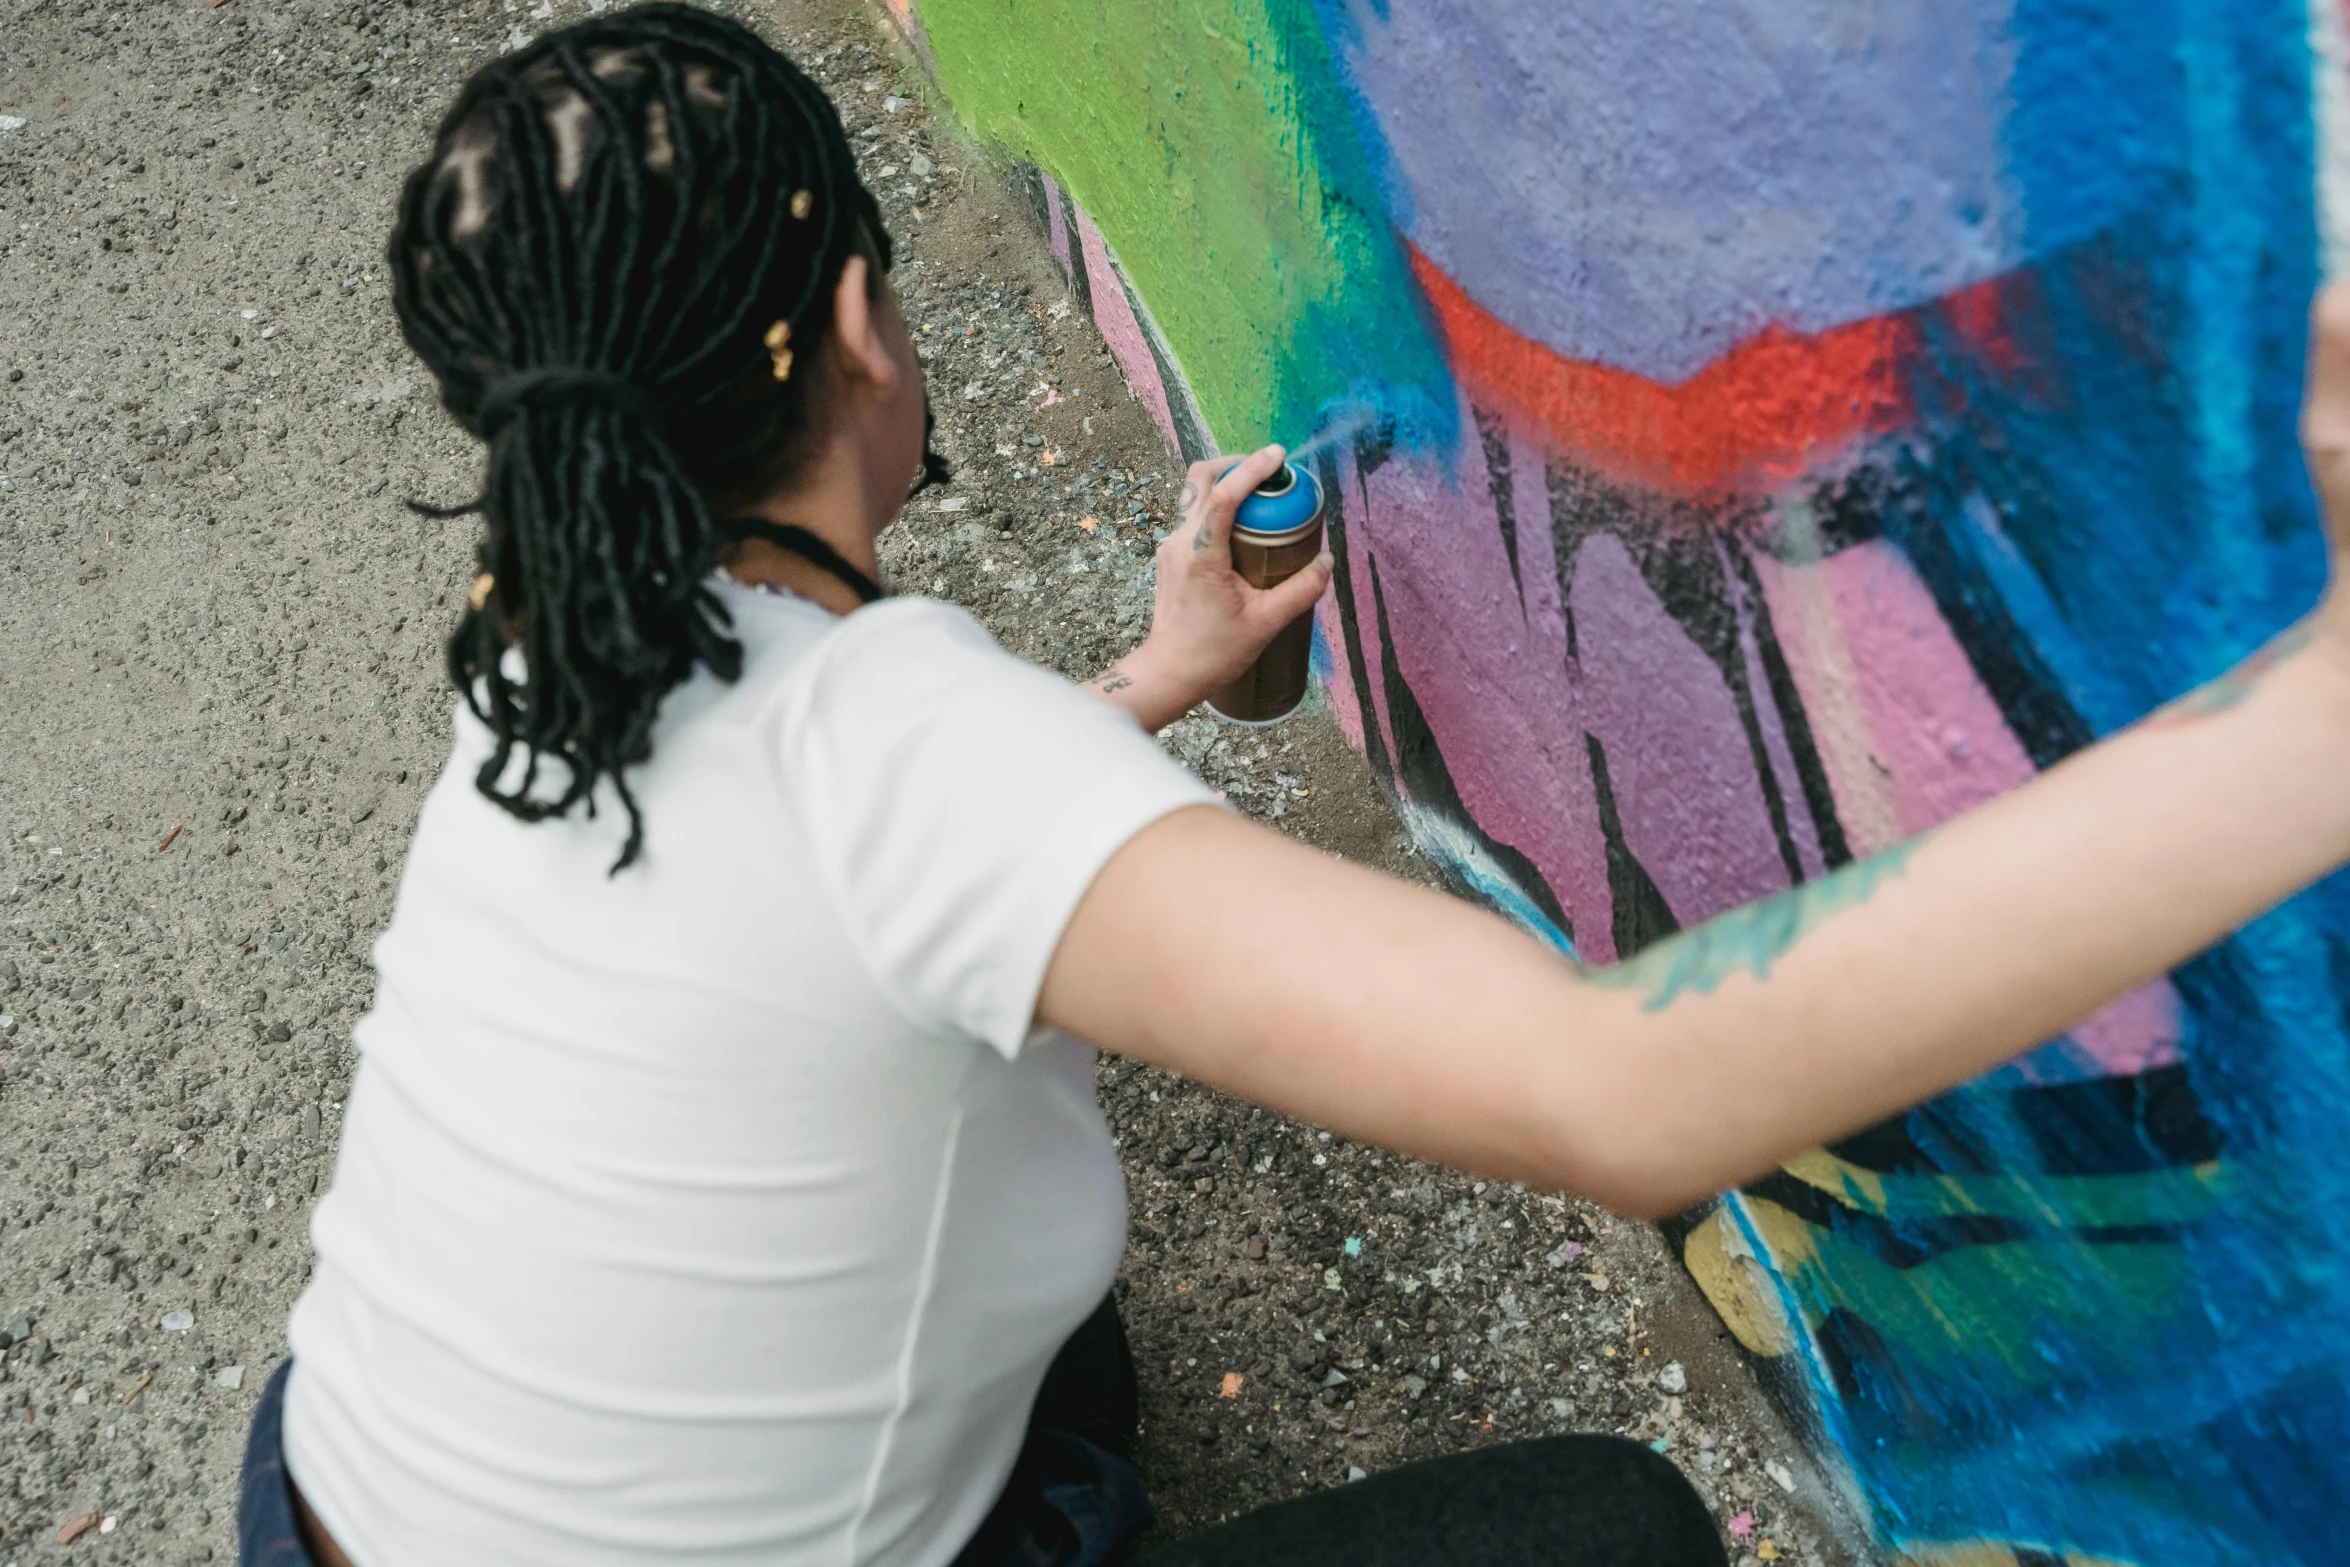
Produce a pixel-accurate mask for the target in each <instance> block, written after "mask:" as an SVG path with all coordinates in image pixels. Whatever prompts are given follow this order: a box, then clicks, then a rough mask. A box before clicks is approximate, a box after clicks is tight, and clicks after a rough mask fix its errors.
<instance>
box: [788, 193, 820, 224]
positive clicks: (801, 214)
mask: <svg viewBox="0 0 2350 1567" xmlns="http://www.w3.org/2000/svg"><path fill="white" fill-rule="evenodd" d="M815 210H816V197H815V196H814V194H812V193H811V192H808V191H804V190H795V191H793V192H792V193H791V215H792V216H793V217H795V218H801V219H805V218H806V217H807V216H808V214H809V213H811V212H814V211H815Z"/></svg>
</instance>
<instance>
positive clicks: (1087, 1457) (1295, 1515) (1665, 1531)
mask: <svg viewBox="0 0 2350 1567" xmlns="http://www.w3.org/2000/svg"><path fill="white" fill-rule="evenodd" d="M292 1366H293V1362H291V1361H288V1362H286V1364H284V1365H282V1366H279V1367H278V1368H277V1371H276V1373H275V1374H273V1375H272V1376H271V1377H270V1379H269V1385H268V1386H267V1387H266V1388H265V1389H264V1390H263V1391H262V1394H261V1403H260V1406H259V1407H258V1408H256V1409H255V1410H254V1411H253V1431H252V1435H251V1437H250V1438H248V1440H247V1442H246V1444H245V1477H244V1487H243V1492H242V1494H241V1495H240V1497H239V1498H238V1502H237V1539H238V1547H239V1548H238V1552H237V1560H238V1562H239V1563H240V1564H241V1567H315V1564H314V1563H313V1562H312V1561H311V1558H310V1554H309V1552H308V1551H306V1550H305V1549H304V1548H303V1546H302V1537H301V1534H300V1532H299V1531H298V1530H297V1529H296V1528H295V1525H294V1506H293V1494H292V1492H291V1490H290V1489H289V1488H288V1484H287V1479H286V1465H285V1455H284V1451H283V1448H282V1447H281V1445H280V1441H279V1434H280V1427H281V1425H282V1423H283V1420H284V1412H285V1391H286V1373H287V1372H288V1371H289V1370H290V1369H292ZM1137 1407H1138V1406H1137V1399H1136V1392H1135V1380H1134V1359H1133V1356H1132V1355H1131V1354H1130V1353H1129V1352H1128V1350H1127V1346H1126V1329H1125V1325H1124V1324H1123V1323H1121V1322H1120V1321H1119V1320H1118V1312H1117V1308H1116V1306H1115V1305H1113V1304H1112V1303H1111V1302H1109V1301H1104V1302H1102V1306H1101V1309H1100V1310H1099V1311H1096V1312H1095V1313H1094V1314H1093V1316H1092V1317H1091V1318H1089V1319H1087V1321H1086V1323H1085V1325H1084V1326H1083V1327H1081V1328H1079V1329H1078V1330H1077V1331H1076V1333H1074V1334H1073V1335H1071V1336H1070V1339H1069V1342H1068V1343H1067V1344H1065V1345H1063V1346H1062V1348H1061V1353H1060V1355H1059V1356H1058V1357H1057V1358H1056V1359H1055V1360H1054V1361H1053V1364H1052V1368H1051V1369H1050V1370H1049V1371H1047V1372H1046V1373H1045V1379H1044V1386H1043V1388H1042V1389H1041V1390H1040V1391H1039V1392H1038V1393H1037V1395H1036V1407H1035V1409H1034V1411H1033V1412H1032V1413H1031V1415H1030V1417H1029V1426H1028V1440H1027V1442H1026V1444H1025V1445H1024V1446H1023V1447H1022V1448H1021V1450H1020V1457H1019V1460H1018V1462H1017V1463H1016V1464H1015V1465H1014V1467H1013V1470H1012V1478H1011V1479H1010V1481H1009V1482H1007V1483H1006V1485H1005V1486H1004V1492H1003V1495H1002V1496H1001V1497H1000V1498H998V1500H997V1502H996V1505H995V1509H994V1510H993V1511H992V1512H990V1513H989V1514H988V1516H987V1519H986V1521H985V1522H983V1523H982V1524H981V1525H980V1526H979V1530H978V1532H977V1533H976V1534H974V1535H973V1536H972V1537H971V1541H970V1543H969V1544H968V1545H966V1546H964V1548H963V1550H962V1552H961V1554H959V1555H958V1556H957V1557H956V1558H955V1562H954V1567H1210V1564H1213V1567H1724V1562H1725V1560H1726V1559H1725V1558H1724V1556H1723V1554H1722V1544H1721V1536H1720V1535H1718V1534H1717V1533H1715V1531H1714V1525H1713V1520H1712V1518H1710V1517H1709V1516H1708V1515H1707V1513H1706V1509H1705V1504H1704V1503H1703V1502H1701V1501H1699V1500H1698V1497H1697V1493H1696V1492H1695V1491H1694V1490H1692V1489H1690V1486H1689V1482H1688V1481H1687V1480H1685V1479H1683V1478H1682V1477H1681V1472H1680V1471H1679V1470H1678V1469H1675V1468H1674V1467H1673V1466H1672V1464H1670V1463H1669V1462H1667V1461H1666V1460H1665V1459H1663V1458H1660V1457H1659V1456H1657V1455H1656V1454H1654V1453H1652V1452H1650V1451H1649V1450H1648V1449H1647V1448H1645V1447H1641V1446H1639V1445H1638V1444H1636V1443H1632V1442H1627V1441H1624V1440H1622V1439H1621V1438H1618V1437H1612V1436H1562V1437H1552V1438H1550V1439H1548V1440H1546V1441H1540V1442H1516V1443H1511V1444H1509V1445H1508V1446H1504V1447H1489V1448H1485V1449H1483V1450H1482V1451H1479V1452H1474V1453H1461V1454H1456V1455H1455V1456H1453V1457H1451V1458H1438V1459H1433V1460H1431V1461H1429V1462H1426V1463H1418V1464H1407V1465H1405V1466H1404V1467H1403V1468H1401V1469H1391V1470H1388V1471H1387V1472H1385V1473H1384V1474H1379V1475H1374V1476H1373V1477H1372V1478H1370V1479H1368V1480H1361V1481H1357V1482H1356V1483H1355V1484H1353V1485H1349V1486H1346V1487H1343V1488H1341V1489H1339V1490H1334V1491H1321V1492H1317V1493H1315V1494H1314V1495H1311V1496H1302V1497H1299V1498H1298V1499H1297V1500H1295V1501H1290V1502H1282V1503H1279V1504H1278V1505H1275V1506H1272V1507H1264V1508H1259V1509H1258V1510H1257V1511H1255V1512H1253V1513H1249V1514H1247V1515H1245V1516H1244V1517H1240V1518H1236V1519H1234V1520H1232V1522H1230V1523H1227V1524H1224V1525H1221V1526H1220V1527H1218V1528H1215V1529H1211V1530H1208V1531H1207V1532H1205V1533H1203V1534H1195V1535H1193V1536H1191V1537H1190V1538H1188V1539H1185V1540H1180V1541H1176V1542H1174V1543H1171V1544H1155V1545H1144V1546H1141V1547H1140V1548H1139V1549H1137V1547H1136V1544H1135V1542H1136V1539H1137V1537H1138V1536H1140V1535H1141V1534H1142V1532H1143V1531H1144V1530H1145V1529H1147V1528H1149V1527H1150V1520H1151V1511H1150V1503H1149V1501H1148V1500H1147V1499H1146V1498H1145V1497H1144V1495H1143V1490H1142V1480H1141V1478H1140V1476H1138V1475H1137V1474H1136V1473H1135V1472H1134V1470H1133V1468H1132V1467H1131V1465H1130V1464H1129V1463H1128V1459H1129V1458H1130V1457H1131V1456H1132V1451H1133V1444H1134V1432H1135V1425H1136V1419H1137Z"/></svg>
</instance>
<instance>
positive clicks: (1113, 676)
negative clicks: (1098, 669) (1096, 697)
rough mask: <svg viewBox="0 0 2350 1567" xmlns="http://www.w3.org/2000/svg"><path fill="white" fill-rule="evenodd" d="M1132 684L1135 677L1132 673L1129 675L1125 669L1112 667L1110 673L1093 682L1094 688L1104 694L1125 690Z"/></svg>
mask: <svg viewBox="0 0 2350 1567" xmlns="http://www.w3.org/2000/svg"><path fill="white" fill-rule="evenodd" d="M1132 684H1134V677H1133V676H1132V675H1129V674H1128V673H1126V671H1125V670H1123V669H1112V670H1110V671H1109V672H1108V673H1106V674H1104V675H1102V676H1100V677H1099V678H1097V679H1096V680H1095V681H1094V683H1093V688H1094V689H1095V690H1096V691H1099V692H1100V693H1101V694H1102V695H1104V696H1108V695H1109V694H1110V693H1111V692H1113V691H1123V690H1125V689H1126V688H1127V687H1128V686H1130V685H1132Z"/></svg>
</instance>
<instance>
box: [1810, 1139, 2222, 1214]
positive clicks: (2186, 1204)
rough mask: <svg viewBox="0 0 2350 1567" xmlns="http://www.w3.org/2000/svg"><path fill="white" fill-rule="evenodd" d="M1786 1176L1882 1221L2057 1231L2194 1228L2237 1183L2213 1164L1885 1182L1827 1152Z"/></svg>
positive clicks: (1902, 1177)
mask: <svg viewBox="0 0 2350 1567" xmlns="http://www.w3.org/2000/svg"><path fill="white" fill-rule="evenodd" d="M1781 1168H1783V1169H1784V1170H1786V1172H1787V1173H1788V1174H1789V1175H1792V1176H1794V1177H1795V1178H1796V1179H1797V1180H1799V1181H1801V1182H1803V1183H1804V1185H1806V1186H1810V1187H1814V1188H1816V1189H1818V1190H1820V1191H1823V1192H1826V1193H1827V1194H1828V1195H1829V1196H1831V1197H1834V1198H1835V1199H1836V1200H1837V1201H1838V1202H1841V1203H1842V1204H1844V1205H1845V1206H1846V1207H1847V1208H1853V1209H1857V1210H1858V1211H1860V1212H1862V1213H1873V1214H1876V1215H1879V1216H1880V1217H1892V1218H1895V1219H1911V1218H1920V1217H1950V1216H1953V1215H1968V1216H1976V1215H1980V1216H1987V1217H1992V1218H2003V1219H2021V1220H2024V1221H2026V1222H2027V1223H2039V1224H2045V1225H2048V1226H2049V1227H2051V1228H2056V1229H2069V1228H2098V1229H2102V1228H2113V1227H2117V1226H2124V1225H2155V1224H2191V1223H2193V1222H2195V1221H2196V1220H2198V1219H2202V1218H2206V1217H2208V1216H2209V1215H2210V1213H2211V1211H2212V1209H2213V1208H2215V1207H2216V1206H2218V1204H2219V1203H2220V1202H2221V1201H2222V1200H2223V1199H2224V1198H2225V1196H2226V1194H2227V1189H2228V1187H2229V1186H2230V1185H2231V1184H2232V1179H2233V1178H2232V1177H2231V1175H2230V1173H2229V1171H2228V1168H2227V1167H2226V1166H2225V1165H2223V1164H2221V1163H2220V1162H2219V1161H2218V1160H2216V1159H2215V1160H2211V1161H2209V1162H2207V1163H2204V1164H2198V1165H2191V1166H2186V1167H2183V1168H2180V1169H2176V1170H2164V1171H2152V1172H2146V1171H2133V1172H2132V1173H2130V1174H2128V1175H2071V1176H2065V1175H2055V1176H2051V1175H2033V1176H2028V1177H2019V1176H2014V1175H2005V1174H1998V1173H1985V1174H1973V1175H1883V1174H1880V1173H1878V1172H1877V1171H1875V1170H1869V1169H1864V1168H1862V1167H1861V1166H1859V1165H1857V1164H1853V1163H1851V1162H1850V1161H1848V1160H1844V1159H1839V1158H1838V1157H1836V1155H1834V1154H1832V1153H1830V1152H1828V1151H1827V1150H1826V1149H1825V1148H1814V1149H1813V1150H1811V1151H1810V1152H1809V1153H1803V1154H1798V1155H1796V1156H1795V1157H1794V1158H1792V1159H1790V1160H1788V1161H1787V1162H1786V1163H1785V1164H1784V1165H1783V1166H1781Z"/></svg>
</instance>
